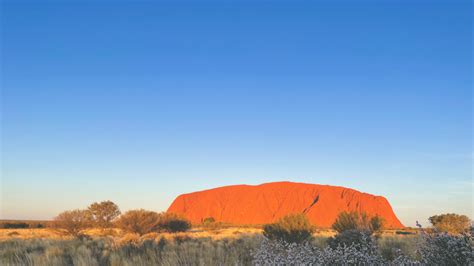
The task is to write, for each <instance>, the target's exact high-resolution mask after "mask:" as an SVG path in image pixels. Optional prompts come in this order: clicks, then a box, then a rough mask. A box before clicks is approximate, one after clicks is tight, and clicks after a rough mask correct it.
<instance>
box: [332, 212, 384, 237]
mask: <svg viewBox="0 0 474 266" xmlns="http://www.w3.org/2000/svg"><path fill="white" fill-rule="evenodd" d="M383 225H384V220H383V218H381V217H380V216H374V217H372V218H369V217H368V216H367V214H366V213H359V212H341V213H340V214H339V215H338V217H337V219H336V221H335V222H334V224H333V225H332V228H333V229H334V230H336V231H337V232H339V233H341V232H344V231H346V230H358V231H366V232H370V233H374V232H379V231H381V230H382V229H383Z"/></svg>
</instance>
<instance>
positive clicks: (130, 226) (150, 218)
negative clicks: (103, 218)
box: [116, 209, 160, 235]
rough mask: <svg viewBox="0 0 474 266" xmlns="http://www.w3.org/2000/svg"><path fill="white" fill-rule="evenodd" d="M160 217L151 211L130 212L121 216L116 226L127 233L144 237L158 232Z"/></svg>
mask: <svg viewBox="0 0 474 266" xmlns="http://www.w3.org/2000/svg"><path fill="white" fill-rule="evenodd" d="M159 222H160V215H159V214H158V213H156V212H153V211H146V210H143V209H140V210H131V211H127V212H126V213H124V214H122V215H121V216H120V217H119V219H118V220H117V222H116V223H117V226H118V227H119V228H120V229H122V230H124V231H127V232H131V233H136V234H139V235H144V234H147V233H151V232H154V231H157V230H158V223H159Z"/></svg>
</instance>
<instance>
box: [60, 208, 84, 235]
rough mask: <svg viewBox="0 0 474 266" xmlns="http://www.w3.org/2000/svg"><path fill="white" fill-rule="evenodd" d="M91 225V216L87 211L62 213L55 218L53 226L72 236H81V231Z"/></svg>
mask: <svg viewBox="0 0 474 266" xmlns="http://www.w3.org/2000/svg"><path fill="white" fill-rule="evenodd" d="M90 224H91V215H90V212H89V211H87V210H72V211H65V212H62V213H60V214H59V215H58V216H56V217H55V218H54V221H53V226H54V227H55V228H58V229H63V230H65V231H66V232H68V233H69V234H70V235H72V236H79V235H80V233H81V231H82V230H84V229H86V228H87V227H89V226H90Z"/></svg>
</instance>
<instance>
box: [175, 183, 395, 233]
mask: <svg viewBox="0 0 474 266" xmlns="http://www.w3.org/2000/svg"><path fill="white" fill-rule="evenodd" d="M343 211H357V212H360V213H362V212H365V213H366V214H367V215H368V216H369V217H371V216H375V215H378V216H381V217H382V218H384V219H385V226H386V227H387V228H402V227H403V225H402V223H401V222H400V221H399V220H398V218H397V216H396V215H395V213H394V212H393V210H392V207H391V206H390V204H389V202H388V201H387V199H385V198H384V197H382V196H374V195H371V194H367V193H362V192H359V191H357V190H354V189H350V188H344V187H337V186H328V185H316V184H305V183H293V182H274V183H266V184H261V185H256V186H250V185H235V186H225V187H219V188H214V189H209V190H204V191H198V192H193V193H189V194H183V195H180V196H178V197H177V198H176V199H175V200H174V201H173V203H172V204H171V206H170V207H169V208H168V212H173V213H177V214H180V215H183V216H184V217H186V218H187V219H189V220H190V221H191V222H192V223H194V224H198V223H201V222H202V220H203V219H205V218H208V217H213V218H214V219H215V220H216V221H219V222H225V223H230V224H236V225H243V224H267V223H272V222H275V221H276V220H278V219H279V218H281V217H282V216H285V215H287V214H292V213H305V214H306V216H307V217H308V219H309V220H310V221H311V223H313V224H314V225H316V226H318V227H326V228H328V227H331V225H332V224H333V223H334V221H335V220H336V218H337V216H338V214H339V213H340V212H343Z"/></svg>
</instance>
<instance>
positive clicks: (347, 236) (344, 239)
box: [328, 229, 370, 249]
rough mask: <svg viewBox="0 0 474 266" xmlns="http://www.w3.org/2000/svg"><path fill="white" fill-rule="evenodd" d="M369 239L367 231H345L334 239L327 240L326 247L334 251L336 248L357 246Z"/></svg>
mask: <svg viewBox="0 0 474 266" xmlns="http://www.w3.org/2000/svg"><path fill="white" fill-rule="evenodd" d="M367 238H370V233H369V232H367V231H359V230H357V229H351V230H345V231H343V232H341V233H339V234H337V235H336V236H334V237H331V238H329V239H328V245H329V246H330V247H331V248H333V249H336V248H337V247H338V246H350V245H352V244H355V245H359V244H360V243H363V242H364V241H366V239H367Z"/></svg>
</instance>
